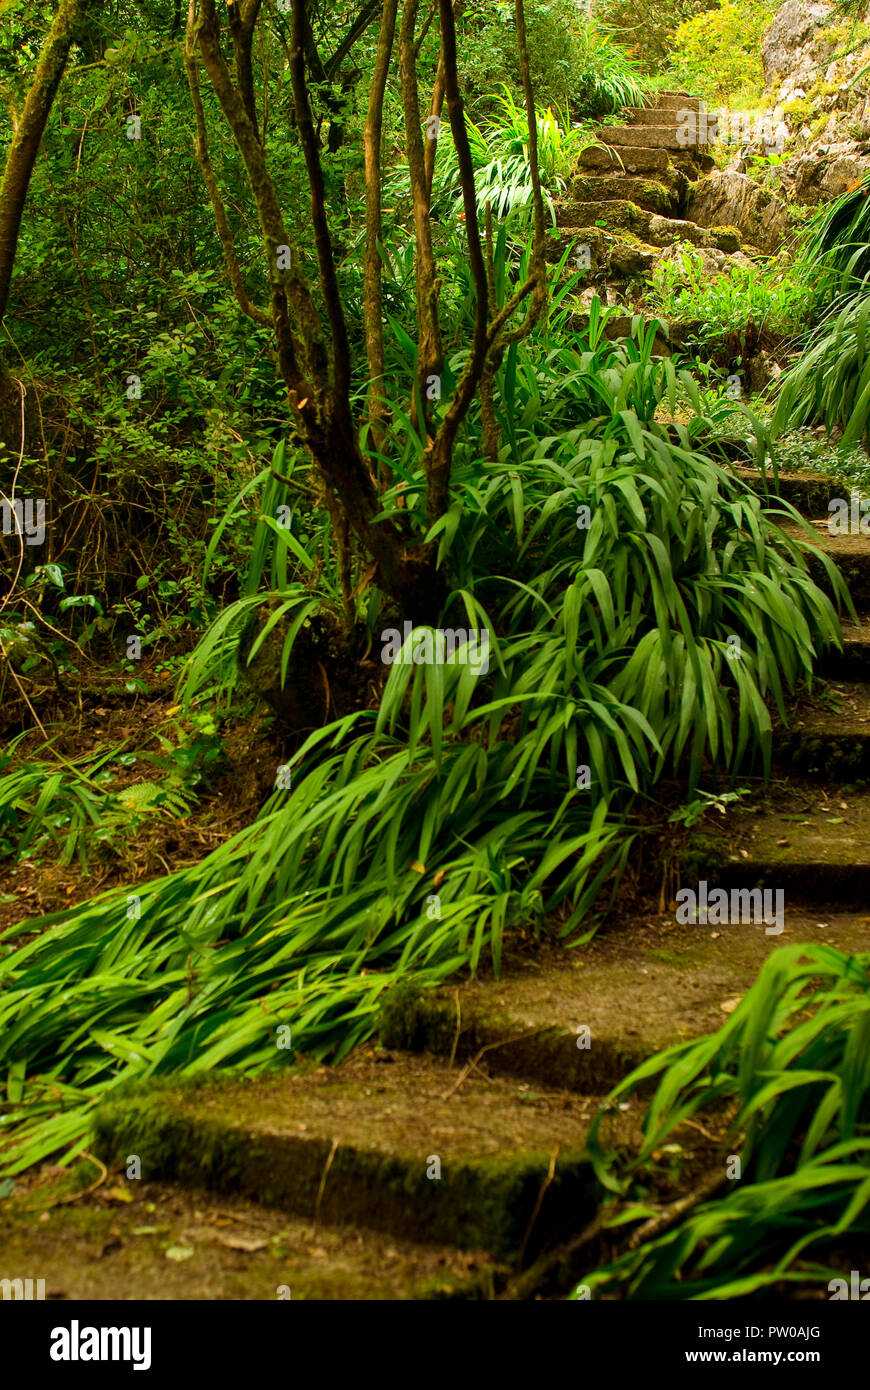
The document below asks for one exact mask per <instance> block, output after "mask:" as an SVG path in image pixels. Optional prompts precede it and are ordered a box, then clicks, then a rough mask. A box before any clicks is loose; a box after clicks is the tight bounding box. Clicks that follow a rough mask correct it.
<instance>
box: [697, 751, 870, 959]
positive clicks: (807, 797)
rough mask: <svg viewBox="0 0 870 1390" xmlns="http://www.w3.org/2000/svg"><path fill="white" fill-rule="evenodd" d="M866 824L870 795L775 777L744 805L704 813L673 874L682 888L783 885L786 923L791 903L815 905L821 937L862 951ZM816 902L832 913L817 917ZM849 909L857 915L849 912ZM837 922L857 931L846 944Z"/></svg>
mask: <svg viewBox="0 0 870 1390" xmlns="http://www.w3.org/2000/svg"><path fill="white" fill-rule="evenodd" d="M744 785H745V783H744ZM868 826H870V793H868V792H866V791H860V792H856V791H855V790H854V788H853V787H848V789H845V790H844V789H841V788H837V787H827V788H822V787H820V786H819V785H818V784H815V785H814V784H812V783H802V782H798V781H796V780H793V779H788V778H780V779H777V780H775V781H773V782H771V783H770V785H769V786H768V787H767V788H766V789H764V788H759V789H758V790H757V791H756V793H755V795H754V796H753V798H752V801H751V802H750V803H749V804H748V805H746V806H736V807H729V809H728V812H727V815H726V816H725V817H722V816H718V815H714V814H708V815H707V816H706V817H705V818H704V819H703V820H702V821H701V822H700V824H699V825H698V826H697V828H696V830H695V832H694V833H693V837H692V839H691V840H690V841H689V843H688V845H687V846H686V847H684V848H683V849H682V850H681V851H680V852H679V854H678V856H677V860H678V878H679V880H680V884H681V885H682V886H692V884H693V883H694V882H696V881H700V880H701V879H704V880H705V881H706V882H707V883H708V884H710V885H711V886H712V885H714V884H715V885H716V886H720V887H723V888H726V889H728V890H729V891H730V890H731V889H732V888H754V887H756V886H765V887H770V888H773V889H777V888H780V889H782V890H783V892H784V894H785V907H786V925H788V922H789V911H790V905H792V904H793V905H795V906H796V911H797V913H798V916H800V914H801V913H802V912H805V911H806V908H807V906H808V905H809V904H815V906H816V913H817V921H818V922H821V923H824V924H825V929H824V931H822V932H821V934H822V938H823V939H824V940H829V941H831V943H832V944H834V945H837V946H840V945H841V943H847V944H844V945H843V947H842V948H843V949H845V950H853V949H854V950H858V951H866V950H867V949H868V945H867V942H868V939H870V917H868V916H867V915H866V913H867V904H868V895H867V884H868V882H870V834H868ZM798 905H799V906H798ZM819 905H830V906H831V907H833V908H834V910H835V912H836V913H837V914H838V915H837V917H836V918H835V917H832V916H830V915H829V914H828V913H827V912H825V913H821V914H819V912H818V908H819ZM849 909H854V911H855V913H857V914H861V915H857V916H853V915H851V913H850V912H849ZM842 921H849V922H851V923H852V925H853V927H854V929H855V932H854V934H853V936H852V937H851V938H849V939H848V941H847V938H846V937H845V936H844V935H843V934H842V933H841V932H840V931H839V928H837V929H836V930H834V928H835V924H836V922H842ZM819 930H820V931H821V928H819ZM838 938H839V939H838ZM771 939H772V940H774V941H776V942H780V943H781V942H783V941H784V940H788V939H789V938H788V935H787V934H786V933H783V935H781V936H773V937H772V938H771ZM795 939H798V940H801V939H803V936H802V935H798V936H797V937H796V938H795ZM862 943H863V944H862Z"/></svg>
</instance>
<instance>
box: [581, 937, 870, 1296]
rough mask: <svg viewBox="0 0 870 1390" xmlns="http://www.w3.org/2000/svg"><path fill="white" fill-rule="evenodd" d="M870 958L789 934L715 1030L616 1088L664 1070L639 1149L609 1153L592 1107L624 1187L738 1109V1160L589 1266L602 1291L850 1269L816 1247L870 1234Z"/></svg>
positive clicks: (813, 1277) (596, 1149) (714, 1289)
mask: <svg viewBox="0 0 870 1390" xmlns="http://www.w3.org/2000/svg"><path fill="white" fill-rule="evenodd" d="M868 966H870V958H868V957H867V956H846V955H844V954H843V953H842V952H840V951H837V950H834V949H833V948H832V947H828V946H787V947H784V948H783V949H781V950H779V951H777V952H775V953H774V954H773V955H772V956H771V957H770V958H769V959H768V960H767V961H766V963H765V965H764V966H763V967H762V970H761V973H760V975H759V977H758V979H757V980H756V982H755V984H754V985H753V986H752V988H751V990H750V991H749V992H748V993H747V994H746V996H745V997H744V998H743V1000H742V1001H741V1002H740V1004H739V1005H738V1007H737V1008H736V1009H735V1011H734V1013H733V1014H732V1015H731V1017H730V1018H729V1019H728V1021H727V1023H725V1024H724V1025H723V1026H722V1028H721V1029H720V1030H719V1032H718V1033H714V1034H712V1035H711V1036H710V1037H707V1038H704V1039H702V1040H701V1041H699V1042H691V1043H687V1044H684V1045H681V1046H679V1047H676V1048H672V1049H671V1050H670V1051H668V1052H665V1053H662V1054H661V1055H660V1056H658V1057H655V1058H653V1059H651V1060H650V1061H649V1062H647V1063H645V1064H644V1065H643V1066H642V1067H639V1068H638V1069H637V1070H636V1071H635V1072H633V1073H632V1074H631V1076H629V1077H627V1078H626V1080H625V1081H624V1082H622V1084H621V1085H620V1086H618V1087H617V1088H616V1090H615V1091H614V1092H613V1095H612V1096H611V1098H610V1099H611V1102H613V1103H618V1102H619V1101H621V1100H622V1099H623V1098H624V1097H625V1096H627V1095H630V1094H631V1093H632V1092H634V1091H636V1090H637V1088H638V1087H639V1086H641V1085H643V1084H646V1083H648V1082H649V1081H650V1080H651V1079H652V1078H655V1077H658V1078H660V1079H659V1083H658V1087H657V1089H656V1092H655V1095H654V1097H653V1099H652V1101H651V1102H650V1104H649V1107H648V1109H647V1111H646V1115H645V1118H644V1122H643V1142H642V1144H641V1146H640V1149H639V1150H638V1152H637V1154H636V1155H635V1156H634V1158H633V1159H632V1160H631V1162H630V1163H628V1164H622V1165H619V1164H618V1163H614V1161H613V1159H612V1158H610V1157H608V1155H607V1154H606V1153H605V1151H604V1149H603V1148H602V1145H601V1141H600V1131H601V1127H602V1125H603V1124H606V1116H605V1115H604V1114H601V1115H599V1116H598V1117H597V1119H596V1122H595V1125H594V1126H593V1131H592V1134H591V1136H590V1151H591V1153H592V1156H593V1161H594V1163H595V1165H596V1171H597V1173H598V1176H599V1179H600V1180H601V1182H602V1183H603V1184H604V1185H605V1186H606V1187H607V1188H609V1189H610V1190H611V1191H613V1192H616V1193H619V1194H621V1195H624V1196H629V1195H630V1192H631V1185H632V1181H633V1179H634V1178H636V1177H638V1176H640V1174H641V1173H642V1171H643V1170H644V1167H645V1165H647V1164H648V1163H649V1162H650V1160H651V1158H652V1155H653V1153H654V1152H655V1151H657V1150H660V1149H661V1148H662V1146H663V1145H665V1144H666V1143H667V1142H668V1141H669V1140H673V1138H674V1136H675V1135H676V1133H677V1131H678V1129H679V1128H680V1126H681V1125H682V1124H684V1123H685V1122H686V1121H687V1120H691V1119H692V1117H693V1116H694V1115H697V1114H698V1113H699V1112H700V1111H702V1110H706V1111H707V1112H708V1114H709V1112H710V1109H711V1108H712V1109H713V1110H714V1111H719V1112H722V1111H724V1113H725V1114H728V1115H730V1114H732V1113H733V1118H732V1119H731V1120H730V1124H729V1128H728V1134H727V1136H726V1138H725V1141H724V1142H725V1144H726V1145H727V1149H726V1152H727V1153H729V1154H739V1156H740V1160H741V1165H742V1169H741V1178H740V1181H739V1182H737V1181H734V1182H730V1183H729V1182H727V1181H726V1182H725V1191H724V1192H722V1193H719V1194H717V1195H716V1197H715V1198H714V1199H713V1200H710V1201H707V1202H703V1203H702V1204H700V1205H699V1206H697V1207H696V1209H695V1210H693V1211H692V1212H691V1213H690V1214H689V1215H688V1216H687V1217H686V1218H685V1219H684V1220H683V1221H682V1222H681V1223H679V1224H678V1225H677V1226H676V1228H675V1229H673V1230H670V1231H668V1232H667V1234H664V1235H662V1236H660V1237H658V1238H657V1239H652V1240H650V1241H648V1242H647V1243H645V1244H642V1245H640V1246H639V1247H638V1248H637V1249H631V1250H628V1251H627V1252H626V1253H625V1254H624V1255H622V1256H620V1257H619V1258H617V1259H616V1260H615V1261H614V1262H612V1263H611V1264H609V1265H607V1266H605V1267H603V1268H601V1269H598V1270H596V1271H594V1272H592V1273H591V1274H589V1275H587V1276H585V1277H584V1280H583V1283H584V1284H586V1285H588V1286H589V1287H590V1289H591V1290H592V1292H593V1294H594V1296H600V1295H601V1294H607V1293H608V1292H609V1293H613V1292H615V1291H618V1292H619V1294H620V1295H621V1296H623V1297H627V1298H654V1299H667V1298H678V1299H685V1298H707V1299H709V1298H718V1299H725V1298H740V1297H745V1296H747V1295H750V1294H753V1293H757V1292H759V1291H762V1290H764V1289H769V1288H771V1287H772V1286H776V1285H782V1284H788V1283H789V1282H793V1283H800V1284H804V1285H806V1284H812V1283H815V1282H821V1283H823V1284H825V1285H827V1283H828V1281H829V1280H830V1279H831V1278H832V1277H835V1276H841V1275H842V1269H830V1268H828V1267H826V1266H825V1265H823V1264H820V1263H819V1255H823V1254H824V1250H825V1248H826V1247H827V1248H828V1249H841V1248H842V1247H843V1245H844V1243H845V1242H847V1241H861V1240H862V1239H863V1241H864V1242H865V1243H866V1241H867V1239H868V1238H870V975H868ZM648 1214H649V1212H648V1209H646V1208H640V1209H638V1211H637V1214H636V1219H640V1218H642V1217H643V1216H646V1215H648ZM620 1217H621V1219H622V1220H628V1219H629V1217H630V1209H628V1210H621V1211H620ZM814 1256H815V1258H812V1257H814Z"/></svg>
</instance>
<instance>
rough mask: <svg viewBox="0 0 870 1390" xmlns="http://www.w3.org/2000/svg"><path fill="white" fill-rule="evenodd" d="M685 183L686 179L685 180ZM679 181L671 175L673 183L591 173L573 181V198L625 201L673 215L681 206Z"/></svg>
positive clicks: (624, 175)
mask: <svg viewBox="0 0 870 1390" xmlns="http://www.w3.org/2000/svg"><path fill="white" fill-rule="evenodd" d="M681 181H682V182H683V183H685V178H684V177H683V179H682V180H681ZM679 182H680V180H677V179H675V178H673V176H671V178H670V183H671V185H672V186H670V187H669V186H668V185H667V184H664V183H660V182H659V181H658V180H656V179H642V178H635V177H633V176H632V175H630V174H598V175H596V174H591V175H588V174H587V175H582V176H580V177H578V178H575V179H573V180H572V183H571V186H570V190H569V192H570V197H571V198H572V199H574V200H577V201H589V202H605V201H606V202H614V201H615V202H624V201H625V200H626V199H627V200H628V201H629V202H632V203H634V204H635V206H636V207H639V208H646V209H648V210H649V211H650V212H657V213H659V214H660V216H663V217H670V216H672V215H673V214H674V213H675V212H677V211H678V209H679V206H680V189H679ZM673 185H676V186H673Z"/></svg>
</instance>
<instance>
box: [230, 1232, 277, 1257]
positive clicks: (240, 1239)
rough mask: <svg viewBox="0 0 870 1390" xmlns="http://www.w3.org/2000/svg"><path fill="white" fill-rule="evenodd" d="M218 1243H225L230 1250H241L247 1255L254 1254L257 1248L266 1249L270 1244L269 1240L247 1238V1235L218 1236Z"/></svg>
mask: <svg viewBox="0 0 870 1390" xmlns="http://www.w3.org/2000/svg"><path fill="white" fill-rule="evenodd" d="M217 1242H218V1245H225V1246H226V1247H227V1249H228V1250H241V1251H243V1252H244V1254H246V1255H253V1253H254V1251H255V1250H265V1249H266V1246H267V1245H268V1244H269V1242H268V1241H267V1240H247V1239H246V1238H245V1236H223V1235H220V1236H218V1237H217Z"/></svg>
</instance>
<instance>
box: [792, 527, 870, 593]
mask: <svg viewBox="0 0 870 1390" xmlns="http://www.w3.org/2000/svg"><path fill="white" fill-rule="evenodd" d="M810 528H811V529H810V531H809V532H807V531H806V530H805V529H804V528H803V527H801V526H798V525H797V524H796V523H795V524H792V523H791V522H785V523H783V530H784V531H786V532H788V533H789V534H791V535H794V536H796V537H800V538H802V539H803V540H805V541H808V542H809V544H810V555H809V558H810V567H811V571H812V574H813V577H814V579H815V580H816V582H817V583H818V584H819V585H820V587H821V588H823V589H825V590H826V591H828V590H830V584H829V582H828V578H827V574H826V572H825V567H824V565H823V564H822V563H821V561H820V560H817V559H815V557H814V556H813V550H814V549H818V550H820V551H824V552H825V554H826V555H828V556H829V557H830V558H831V559H832V560H833V561H834V563H835V564H836V565H837V568H838V569H839V570H840V573H841V574H842V576H843V578H844V579H845V581H846V584H847V585H848V588H849V592H850V593H851V595H852V600H853V602H854V604H855V606H856V608H867V607H870V536H862V535H860V534H859V535H845V536H842V535H836V536H832V535H831V534H830V532H829V530H828V520H827V518H825V519H824V520H819V521H811V522H810Z"/></svg>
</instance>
